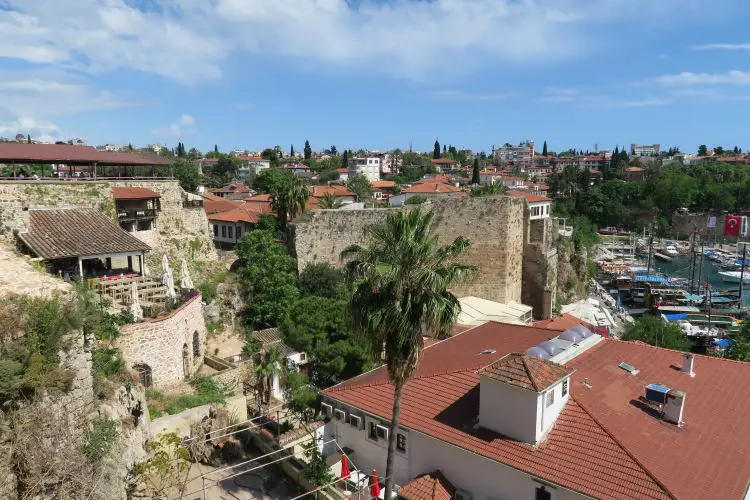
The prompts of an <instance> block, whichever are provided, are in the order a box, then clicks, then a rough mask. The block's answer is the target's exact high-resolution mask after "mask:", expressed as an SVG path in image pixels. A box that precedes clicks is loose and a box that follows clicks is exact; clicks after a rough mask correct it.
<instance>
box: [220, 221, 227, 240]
mask: <svg viewBox="0 0 750 500" xmlns="http://www.w3.org/2000/svg"><path fill="white" fill-rule="evenodd" d="M221 237H222V238H226V237H227V226H225V225H224V224H222V225H221Z"/></svg>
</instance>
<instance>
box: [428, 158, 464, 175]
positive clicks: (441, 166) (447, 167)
mask: <svg viewBox="0 0 750 500" xmlns="http://www.w3.org/2000/svg"><path fill="white" fill-rule="evenodd" d="M431 163H432V166H433V167H435V168H436V169H437V171H438V172H448V171H451V170H455V169H456V168H458V162H457V161H456V160H451V159H450V158H438V159H436V160H432V161H431Z"/></svg>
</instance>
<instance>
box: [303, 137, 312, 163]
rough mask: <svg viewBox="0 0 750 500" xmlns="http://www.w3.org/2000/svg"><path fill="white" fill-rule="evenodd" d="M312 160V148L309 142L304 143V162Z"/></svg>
mask: <svg viewBox="0 0 750 500" xmlns="http://www.w3.org/2000/svg"><path fill="white" fill-rule="evenodd" d="M310 158H312V148H311V147H310V141H305V160H309V159H310Z"/></svg>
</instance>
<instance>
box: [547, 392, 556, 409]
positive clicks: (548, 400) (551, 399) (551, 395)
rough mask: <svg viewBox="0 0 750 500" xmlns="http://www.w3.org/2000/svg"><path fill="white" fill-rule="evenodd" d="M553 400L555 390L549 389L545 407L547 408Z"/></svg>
mask: <svg viewBox="0 0 750 500" xmlns="http://www.w3.org/2000/svg"><path fill="white" fill-rule="evenodd" d="M554 402H555V391H554V390H551V391H549V392H548V393H547V407H548V408H549V407H550V406H552V404H553V403H554Z"/></svg>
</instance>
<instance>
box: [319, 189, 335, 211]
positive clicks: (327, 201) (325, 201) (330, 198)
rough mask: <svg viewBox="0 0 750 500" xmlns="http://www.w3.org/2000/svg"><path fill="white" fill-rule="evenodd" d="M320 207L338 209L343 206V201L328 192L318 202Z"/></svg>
mask: <svg viewBox="0 0 750 500" xmlns="http://www.w3.org/2000/svg"><path fill="white" fill-rule="evenodd" d="M318 208H322V209H337V208H341V201H339V199H338V198H336V197H335V196H334V195H333V193H326V194H324V195H323V197H322V198H321V199H320V201H319V202H318Z"/></svg>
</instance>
